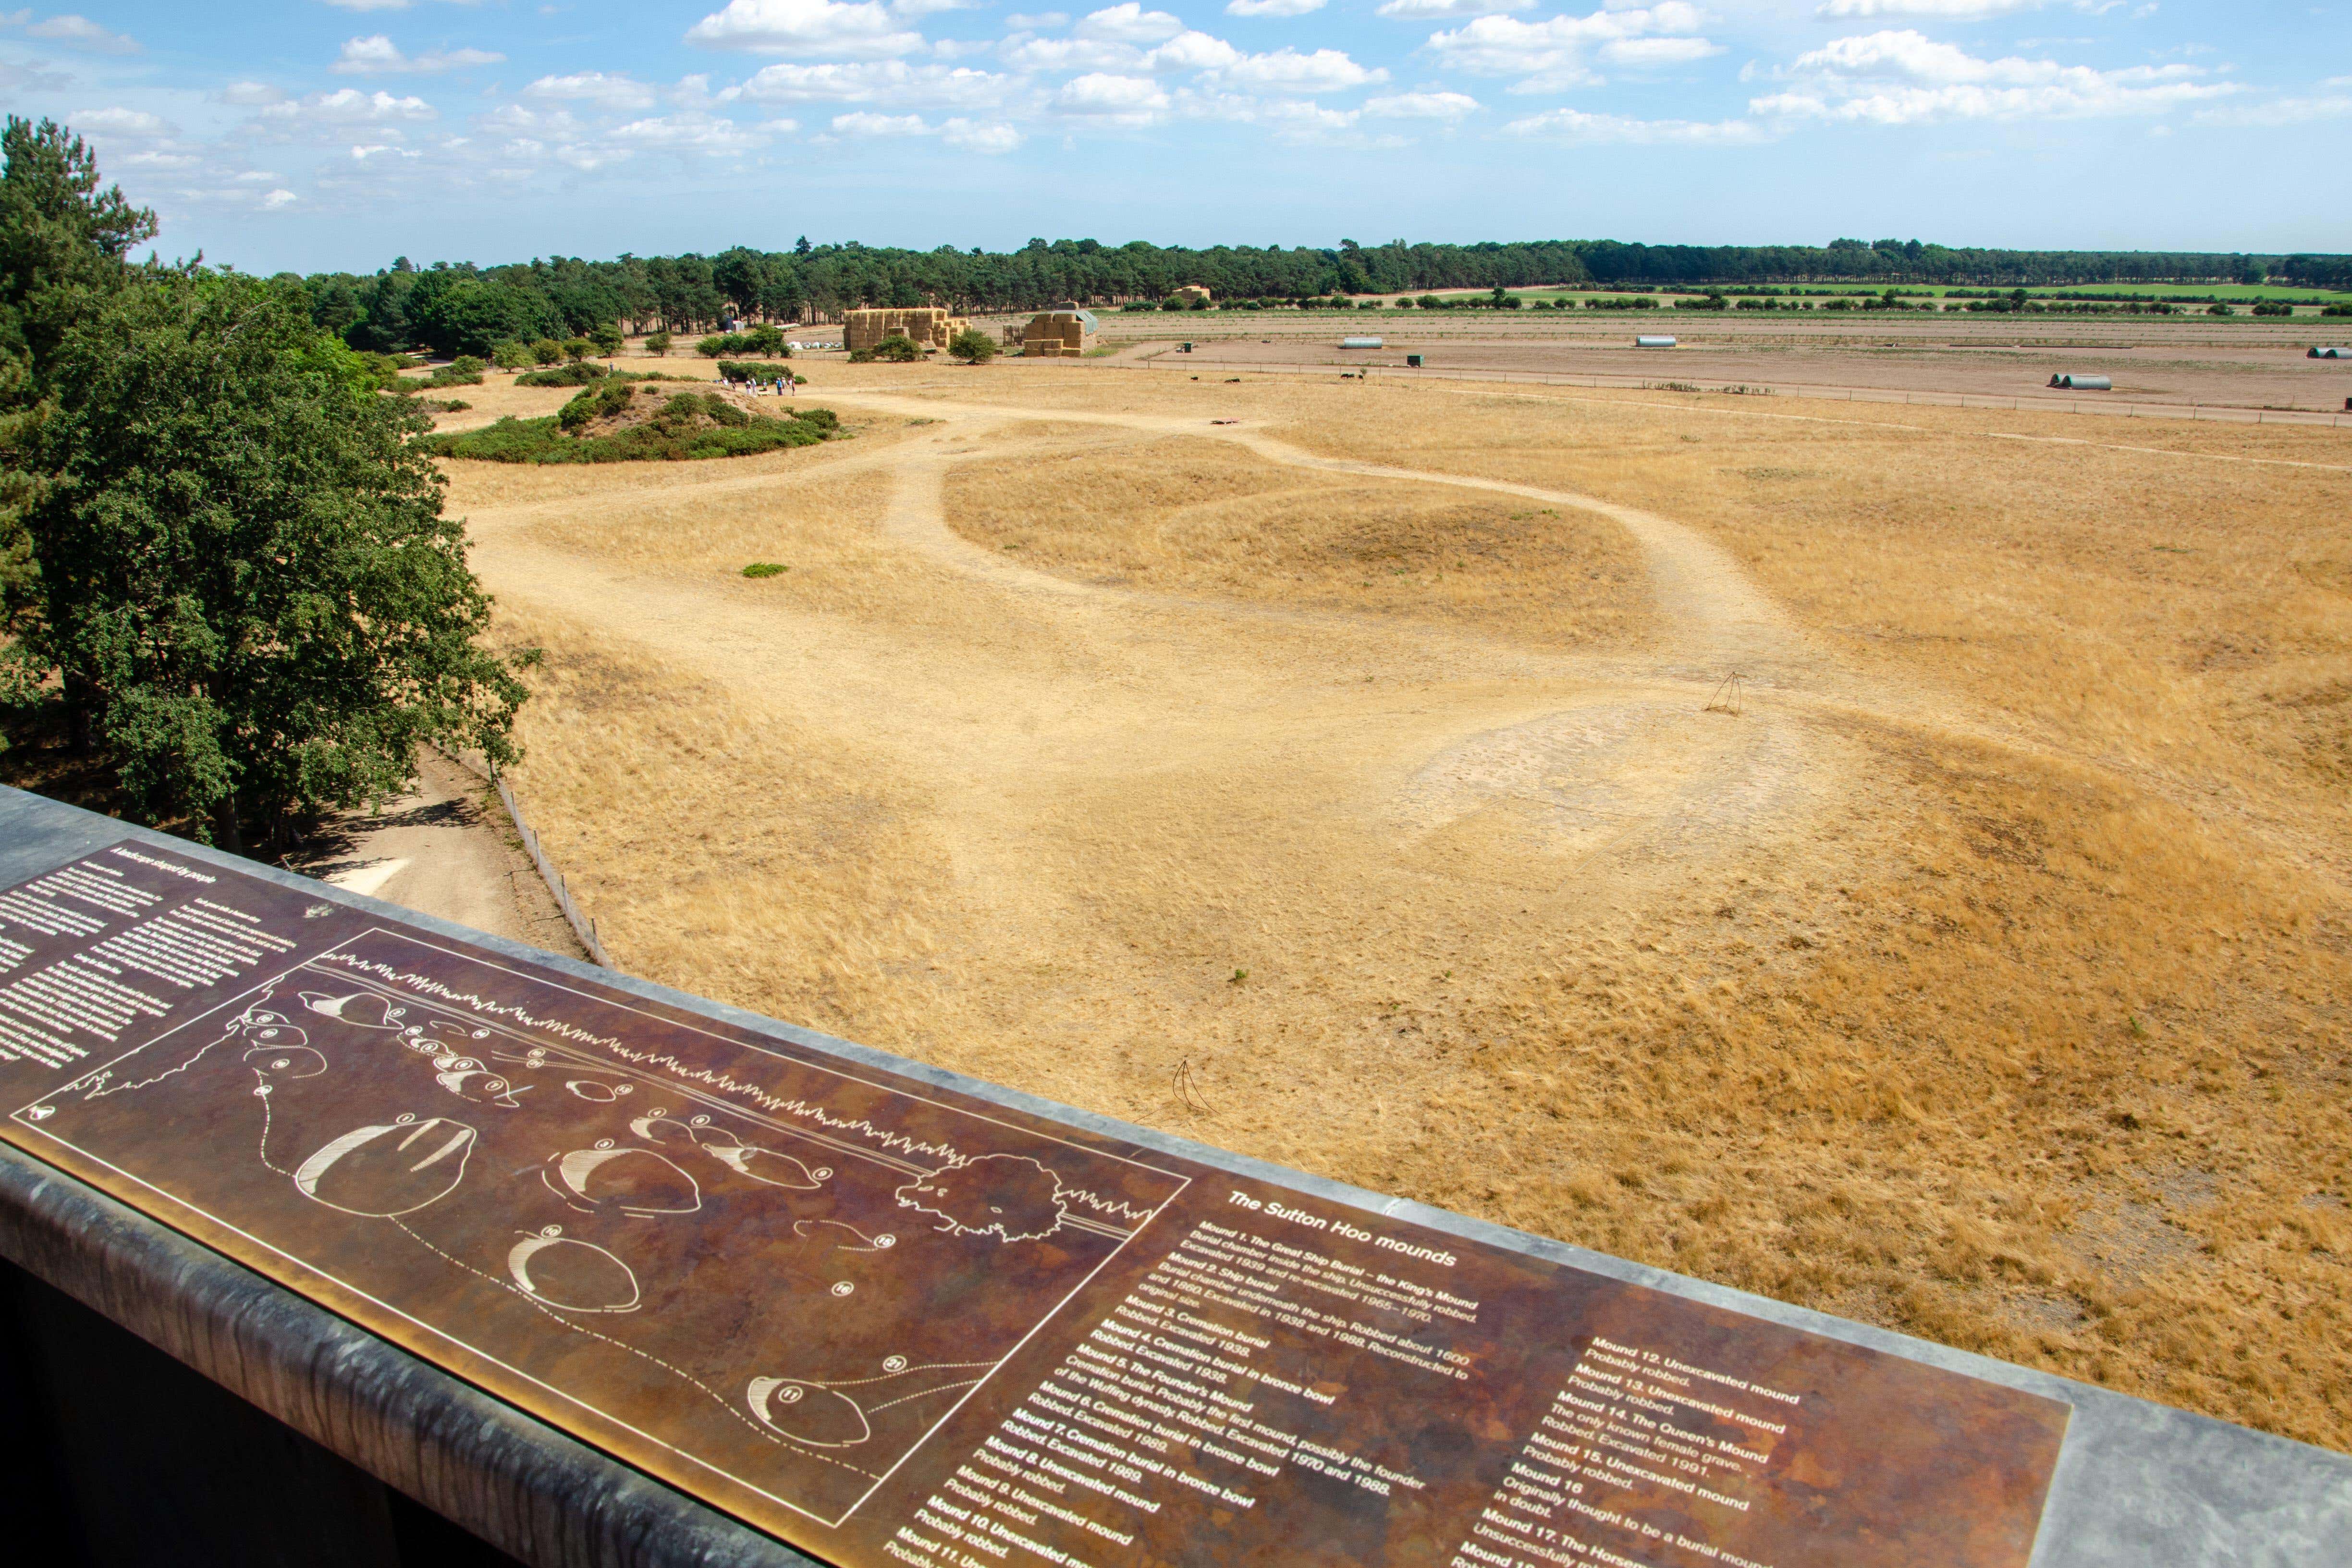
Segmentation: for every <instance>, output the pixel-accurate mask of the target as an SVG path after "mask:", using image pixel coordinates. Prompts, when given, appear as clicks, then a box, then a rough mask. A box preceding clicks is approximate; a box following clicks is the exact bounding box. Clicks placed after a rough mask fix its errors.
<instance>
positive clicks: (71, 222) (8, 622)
mask: <svg viewBox="0 0 2352 1568" xmlns="http://www.w3.org/2000/svg"><path fill="white" fill-rule="evenodd" d="M0 153H5V167H0V632H18V631H21V630H22V629H23V626H22V622H23V619H24V616H25V614H26V611H27V610H28V609H29V608H30V607H31V606H32V605H33V604H34V602H35V599H36V591H37V577H38V571H37V567H36V566H35V565H34V563H33V552H32V540H31V538H30V536H29V535H28V534H27V533H26V530H25V514H26V509H27V508H28V507H30V506H31V505H32V504H33V502H34V500H35V499H36V498H37V495H38V493H39V490H40V489H41V486H42V484H43V482H44V479H45V476H44V474H43V470H42V467H41V462H40V459H39V458H38V456H37V452H36V451H35V447H37V438H38V436H39V432H40V427H41V425H42V423H43V421H44V420H45V418H46V417H47V416H48V415H49V414H50V413H51V412H53V411H54V405H53V403H52V401H51V398H50V390H49V383H50V377H51V374H52V372H53V370H54V367H55V364H56V361H57V355H58V347H59V345H60V344H62V343H63V342H64V341H65V338H66V334H67V333H68V332H69V331H72V330H73V327H74V325H75V324H76V323H77V322H79V321H83V320H86V319H87V318H88V317H89V315H90V314H91V313H92V312H94V311H96V310H99V309H100V308H101V307H102V306H103V305H104V304H105V302H106V301H107V300H109V299H110V298H112V297H113V296H114V295H115V294H116V293H118V292H120V291H121V289H123V288H124V287H126V286H127V285H128V284H129V282H130V281H131V278H132V277H133V276H134V275H135V274H134V272H133V270H132V268H131V267H130V266H129V265H127V264H126V263H125V262H124V260H123V257H124V255H125V254H126V253H127V252H128V251H129V250H130V248H131V247H132V246H134V245H136V244H138V243H139V242H140V241H141V240H142V239H147V238H150V237H152V236H153V235H154V233H155V215H154V214H153V213H152V212H151V211H149V210H148V209H146V208H145V207H134V206H132V205H131V204H130V203H129V202H128V201H126V200H124V199H123V195H122V191H121V187H120V186H115V185H110V186H108V187H107V188H106V189H105V190H103V191H101V190H100V189H99V184H98V181H99V175H98V159H97V157H96V155H95V154H93V153H91V152H90V150H89V148H88V147H87V146H85V145H84V144H83V142H82V140H81V138H80V137H79V136H76V135H74V134H73V133H72V132H69V131H68V130H67V129H66V128H65V127H63V126H61V125H58V124H57V123H56V122H54V121H47V120H44V121H41V122H40V123H39V124H37V125H36V124H34V123H33V122H32V121H27V120H20V119H18V118H16V116H15V115H13V114H12V115H10V116H9V117H8V121H7V126H6V129H5V132H0Z"/></svg>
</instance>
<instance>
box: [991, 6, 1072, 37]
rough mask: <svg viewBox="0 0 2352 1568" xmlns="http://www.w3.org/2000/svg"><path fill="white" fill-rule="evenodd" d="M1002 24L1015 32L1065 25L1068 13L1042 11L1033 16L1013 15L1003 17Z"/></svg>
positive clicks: (1068, 19)
mask: <svg viewBox="0 0 2352 1568" xmlns="http://www.w3.org/2000/svg"><path fill="white" fill-rule="evenodd" d="M1004 25H1005V26H1008V27H1010V28H1012V29H1013V31H1014V32H1016V33H1028V32H1034V31H1036V30H1037V29H1039V28H1041V27H1066V26H1069V25H1070V18H1069V15H1068V13H1066V12H1063V11H1042V12H1039V13H1038V14H1037V15H1035V16H1019V15H1014V16H1007V17H1005V18H1004Z"/></svg>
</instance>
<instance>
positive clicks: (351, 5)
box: [327, 0, 408, 11]
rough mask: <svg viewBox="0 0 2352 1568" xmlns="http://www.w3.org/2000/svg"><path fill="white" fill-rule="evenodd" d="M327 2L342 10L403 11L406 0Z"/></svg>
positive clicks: (406, 5) (405, 6)
mask: <svg viewBox="0 0 2352 1568" xmlns="http://www.w3.org/2000/svg"><path fill="white" fill-rule="evenodd" d="M327 4H328V5H332V6H335V7H337V8H338V9H341V10H344V11H405V10H407V9H408V0H327Z"/></svg>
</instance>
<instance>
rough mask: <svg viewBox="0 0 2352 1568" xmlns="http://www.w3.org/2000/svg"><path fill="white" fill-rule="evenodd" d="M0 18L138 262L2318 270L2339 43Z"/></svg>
mask: <svg viewBox="0 0 2352 1568" xmlns="http://www.w3.org/2000/svg"><path fill="white" fill-rule="evenodd" d="M1032 3H1034V0H1014V4H1013V5H1001V4H989V3H984V0H683V3H679V0H640V3H638V4H635V5H613V4H602V3H597V0H553V3H549V4H541V3H540V0H476V3H471V4H468V3H465V0H250V3H248V4H245V5H236V6H223V5H187V4H181V5H156V4H141V5H89V7H88V8H87V9H85V10H83V11H79V12H53V11H47V10H42V9H38V8H34V9H27V10H18V11H13V12H0V88H5V100H6V102H7V104H8V106H9V108H10V110H12V111H13V112H16V113H22V114H34V115H52V116H55V117H58V118H59V119H63V120H66V121H68V122H69V123H70V124H72V125H73V126H74V127H75V128H76V129H77V130H79V131H81V132H84V133H86V134H88V135H89V137H90V139H91V140H92V141H93V142H95V143H96V144H97V146H98V147H99V149H100V154H101V156H102V159H103V163H104V167H105V169H106V172H107V174H109V175H110V177H112V178H116V179H119V180H121V183H122V184H123V185H124V187H125V188H126V189H127V190H128V191H129V192H130V193H131V195H133V196H134V197H136V198H137V199H138V200H140V201H142V202H145V203H147V204H149V205H152V206H154V207H155V208H156V209H157V210H158V212H159V213H160V214H161V215H162V216H163V237H162V238H161V240H160V242H159V243H160V245H161V247H162V248H163V251H164V253H165V254H166V255H186V254H190V253H193V252H194V251H196V250H198V249H202V250H203V251H204V252H205V254H206V256H207V257H209V258H212V259H214V260H216V261H225V262H230V263H234V264H236V265H237V266H240V267H243V268H248V269H253V270H262V271H268V270H275V269H278V268H289V267H290V268H301V269H305V270H309V269H315V268H332V267H341V268H352V269H354V270H373V269H374V268H377V267H380V266H383V265H384V264H385V263H386V262H388V261H389V260H390V259H391V258H392V257H393V256H394V255H395V254H406V255H409V256H411V257H414V258H415V259H417V260H418V261H420V262H425V261H431V260H435V259H452V260H455V259H474V260H479V261H485V262H487V261H497V260H515V259H523V258H530V257H531V256H538V255H553V254H565V255H584V256H612V255H615V254H618V253H620V252H623V251H634V252H636V253H638V254H640V255H649V254H658V253H666V252H672V251H677V250H685V249H697V250H703V251H714V250H719V249H722V248H724V247H727V246H730V245H733V244H739V243H740V244H748V245H754V246H761V247H771V248H773V247H782V246H786V245H789V244H790V243H791V242H792V241H793V238H794V237H796V236H799V235H802V234H806V235H808V236H809V237H812V238H814V239H816V240H820V241H822V240H845V239H862V240H866V241H867V242H869V243H875V244H893V245H908V246H915V247H926V248H928V247H933V246H939V245H954V246H958V247H971V246H975V245H980V246H987V247H991V248H1001V247H1011V246H1017V245H1019V244H1021V243H1022V242H1023V241H1024V240H1026V239H1027V238H1028V237H1031V236H1032V235H1043V236H1046V237H1094V238H1098V239H1102V240H1104V241H1107V242H1114V243H1115V242H1120V241H1125V240H1129V239H1137V238H1140V239H1149V240H1152V241H1155V242H1159V243H1162V244H1194V245H1197V244H1207V243H1213V242H1216V241H1220V240H1225V241H1233V242H1238V243H1252V244H1260V245H1265V244H1283V245H1328V244H1332V243H1334V242H1336V241H1337V240H1338V239H1339V238H1340V237H1349V238H1354V239H1358V240H1360V241H1362V242H1364V243H1366V244H1376V243H1379V242H1381V241H1384V240H1387V239H1390V238H1393V237H1408V238H1413V239H1444V240H1476V239H1503V238H1570V237H1618V238H1625V239H1645V240H1650V241H1674V242H1683V243H1696V244H1704V243H1763V242H1775V241H1784V242H1793V241H1809V242H1811V243H1816V244H1818V243H1822V242H1825V241H1827V240H1829V239H1831V238H1832V237H1837V236H1841V235H1850V236H1853V237H1859V238H1864V239H1876V238H1881V237H1889V236H1893V237H1902V238H1911V237H1919V238H1925V239H1936V240H1941V241H1943V242H1945V243H1947V244H1989V245H2015V246H2034V247H2042V246H2047V247H2145V248H2199V249H2216V250H2234V249H2245V250H2294V249H2309V250H2352V201H2348V200H2347V196H2352V189H2348V188H2347V184H2348V183H2347V179H2346V176H2345V174H2344V169H2345V164H2346V159H2345V149H2346V146H2347V132H2352V26H2347V16H2346V11H2347V7H2346V6H2344V5H2333V4H2330V5H2310V4H2273V3H2270V0H2241V3H2239V4H2234V5H2222V4H2218V3H2212V0H2199V3H2194V4H2192V3H2189V0H1711V3H1702V0H1646V3H1642V4H1633V3H1626V0H1579V3H1577V4H1571V5H1566V6H1562V5H1556V4H1553V3H1552V0H1181V3H1179V0H1161V3H1159V4H1153V3H1150V0H1144V3H1138V0H1128V3H1126V4H1121V5H1111V6H1108V7H1100V6H1097V7H1094V8H1091V9H1089V8H1085V7H1083V6H1081V7H1073V8H1071V9H1068V10H1064V11H1052V12H1048V11H1042V10H1032V11H1024V10H1021V9H1019V8H1018V7H1019V6H1020V5H1028V4H1032Z"/></svg>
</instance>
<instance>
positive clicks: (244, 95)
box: [220, 81, 286, 104]
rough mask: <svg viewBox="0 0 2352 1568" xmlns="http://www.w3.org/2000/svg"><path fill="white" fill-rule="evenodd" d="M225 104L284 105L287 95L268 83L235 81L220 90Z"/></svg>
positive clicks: (221, 98)
mask: <svg viewBox="0 0 2352 1568" xmlns="http://www.w3.org/2000/svg"><path fill="white" fill-rule="evenodd" d="M220 100H221V101H222V102H223V103H242V104H264V103H283V102H285V101H286V95H285V94H284V93H282V92H280V91H278V89H276V88H274V87H272V86H270V85H269V84H268V82H266V81H233V82H231V83H229V84H228V85H227V86H226V87H225V88H223V89H220Z"/></svg>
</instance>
